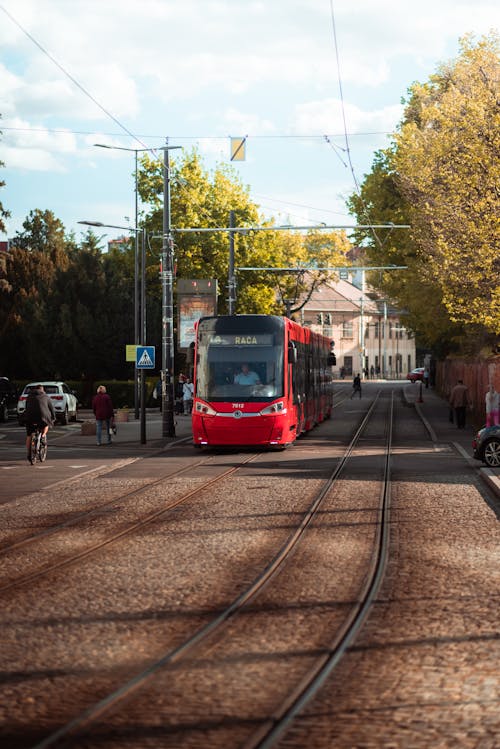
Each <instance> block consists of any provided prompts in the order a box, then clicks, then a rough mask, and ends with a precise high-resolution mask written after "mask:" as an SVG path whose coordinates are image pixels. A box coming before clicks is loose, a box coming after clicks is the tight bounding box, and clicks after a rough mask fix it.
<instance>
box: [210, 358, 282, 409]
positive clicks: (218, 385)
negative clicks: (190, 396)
mask: <svg viewBox="0 0 500 749" xmlns="http://www.w3.org/2000/svg"><path fill="white" fill-rule="evenodd" d="M280 351H282V349H280V348H279V347H276V346H266V347H264V346H262V347H261V346H255V347H252V351H251V352H249V350H248V347H244V348H242V347H237V346H210V347H209V348H208V350H207V349H205V350H204V351H203V353H202V354H201V355H200V358H199V365H198V369H197V389H196V394H197V396H198V397H200V398H205V399H206V400H219V401H223V400H227V399H231V398H232V399H234V398H238V400H253V401H256V400H266V399H271V398H277V397H279V396H281V395H282V393H283V365H282V357H281V355H280ZM245 363H246V364H248V365H249V368H250V369H251V370H252V371H253V372H255V374H256V376H257V378H258V380H259V382H249V383H248V384H240V383H238V381H237V380H236V381H235V378H236V376H237V375H238V373H241V371H242V365H243V364H245Z"/></svg>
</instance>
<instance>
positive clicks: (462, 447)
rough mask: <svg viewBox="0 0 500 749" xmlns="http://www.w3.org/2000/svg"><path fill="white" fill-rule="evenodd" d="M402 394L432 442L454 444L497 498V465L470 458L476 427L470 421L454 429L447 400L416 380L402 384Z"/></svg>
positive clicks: (499, 479) (499, 476)
mask: <svg viewBox="0 0 500 749" xmlns="http://www.w3.org/2000/svg"><path fill="white" fill-rule="evenodd" d="M404 397H405V399H406V401H407V402H408V403H413V404H415V408H416V409H417V411H418V413H419V414H420V416H421V417H422V420H423V422H424V424H425V426H426V429H427V431H428V432H429V437H430V438H431V439H432V441H433V442H452V443H454V444H455V445H456V447H457V449H458V450H459V451H460V453H461V454H462V455H463V457H464V458H465V459H466V460H467V462H468V463H469V465H471V466H472V467H473V468H476V469H477V470H478V471H479V473H480V475H481V477H482V478H483V479H484V480H485V481H486V483H487V484H488V486H489V487H490V489H491V490H492V491H494V492H495V494H496V495H497V496H498V497H500V468H488V467H487V466H485V465H484V463H481V462H480V461H479V460H475V459H474V458H473V457H472V440H473V438H474V435H475V434H476V432H477V429H476V427H475V426H474V425H473V424H471V423H470V420H469V422H468V423H466V425H465V429H457V427H456V426H455V424H454V423H452V422H450V419H449V411H450V409H449V405H448V401H447V400H445V399H444V398H442V397H441V396H440V395H439V394H438V393H436V392H435V390H434V389H433V388H425V387H422V388H421V387H420V383H415V384H414V385H410V384H409V385H407V386H405V387H404ZM467 416H468V417H469V414H467Z"/></svg>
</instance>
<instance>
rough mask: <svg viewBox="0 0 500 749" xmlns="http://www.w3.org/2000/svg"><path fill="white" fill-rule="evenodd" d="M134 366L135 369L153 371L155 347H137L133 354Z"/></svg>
mask: <svg viewBox="0 0 500 749" xmlns="http://www.w3.org/2000/svg"><path fill="white" fill-rule="evenodd" d="M135 366H136V367H137V369H154V368H155V347H154V346H137V350H136V352H135Z"/></svg>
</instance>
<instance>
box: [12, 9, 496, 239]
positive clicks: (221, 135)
mask: <svg viewBox="0 0 500 749" xmlns="http://www.w3.org/2000/svg"><path fill="white" fill-rule="evenodd" d="M498 29H500V3H498V1H497V0H495V1H494V0H470V1H469V2H460V0H439V2H436V0H432V1H431V0H420V1H419V2H418V3H416V2H414V0H0V161H2V162H3V163H4V166H3V168H0V181H4V182H5V183H6V184H5V186H4V187H3V188H2V189H1V190H0V202H1V203H2V204H3V207H4V209H7V210H9V211H10V212H11V214H12V215H11V217H10V218H9V219H7V221H6V226H7V233H6V234H5V235H2V234H1V233H0V240H2V239H6V238H7V237H13V236H14V235H15V233H16V232H17V231H21V230H22V224H23V221H24V220H25V219H26V217H27V216H28V215H29V213H30V211H33V210H35V209H40V210H46V209H48V210H51V211H52V212H53V213H54V215H55V216H56V217H57V218H59V219H60V220H61V221H62V222H63V224H64V226H65V228H66V231H67V232H70V231H74V232H75V234H76V237H77V239H80V238H81V237H82V235H83V234H84V233H85V231H86V227H85V226H82V225H80V224H79V223H78V222H79V221H81V220H91V221H100V222H102V223H103V224H112V225H113V224H114V225H117V226H124V227H127V226H134V225H135V192H134V188H135V181H134V163H135V154H134V152H133V150H131V151H123V150H118V148H116V147H119V148H122V149H155V148H160V147H161V146H164V145H166V144H168V145H171V146H181V147H182V148H183V149H187V150H188V151H190V150H191V149H192V148H194V147H196V148H197V149H198V150H199V152H200V155H201V158H202V160H203V164H204V166H205V167H206V169H208V170H212V169H213V168H215V166H216V165H217V164H221V163H229V162H230V138H231V137H246V158H245V160H244V161H240V162H232V166H233V168H234V170H235V172H236V174H238V176H239V177H240V179H241V181H242V183H243V184H244V185H248V186H249V188H250V195H251V198H252V199H253V200H254V201H255V202H256V203H257V204H258V205H259V206H260V210H261V214H262V215H263V216H265V217H270V216H272V217H274V218H275V220H276V222H277V223H278V224H284V225H290V224H291V225H294V226H309V225H319V224H326V225H328V226H344V225H353V224H354V223H355V220H354V218H353V217H352V216H349V214H348V212H347V209H346V204H345V201H346V197H347V196H349V195H350V194H352V193H353V192H354V191H355V190H356V185H357V184H360V183H361V182H362V181H363V177H364V175H365V174H367V173H368V172H369V171H370V169H371V165H372V162H373V157H374V154H375V152H376V151H377V150H378V149H381V148H384V147H386V146H387V145H388V144H389V142H390V141H389V136H390V133H391V132H394V130H395V129H396V127H397V124H398V122H399V121H400V119H401V116H402V112H403V105H402V101H401V100H402V98H403V97H404V96H405V95H406V92H407V90H408V87H409V86H410V85H411V84H412V83H413V82H415V81H420V82H425V81H427V80H428V79H429V76H430V75H432V74H433V73H434V72H435V71H436V69H437V67H438V66H439V65H440V64H441V63H443V62H446V61H449V60H451V59H453V58H455V57H456V56H457V54H458V53H459V39H460V38H461V37H463V36H464V35H465V34H468V33H472V34H474V35H475V36H476V38H478V37H480V36H481V35H483V34H487V33H488V32H490V31H491V30H498ZM96 143H101V144H105V145H109V146H114V147H115V148H114V149H104V148H99V147H96V146H95V144H96ZM178 153H180V151H178ZM175 154H176V151H174V152H173V154H172V158H175ZM156 155H157V156H158V158H161V152H156ZM172 189H175V185H174V186H173V187H172ZM96 233H97V234H99V235H100V236H102V235H104V234H107V239H108V240H109V239H112V238H113V237H116V236H119V235H122V234H123V233H124V232H123V231H121V230H118V229H112V228H104V229H96ZM106 241H107V240H106Z"/></svg>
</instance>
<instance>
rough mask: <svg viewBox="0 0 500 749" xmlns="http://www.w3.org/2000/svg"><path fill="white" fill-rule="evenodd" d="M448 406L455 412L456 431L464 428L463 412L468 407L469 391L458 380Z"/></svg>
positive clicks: (461, 381)
mask: <svg viewBox="0 0 500 749" xmlns="http://www.w3.org/2000/svg"><path fill="white" fill-rule="evenodd" d="M449 402H450V406H451V408H453V410H454V412H455V423H456V425H457V429H464V428H465V412H466V409H467V406H468V405H469V403H470V401H469V391H468V389H467V385H464V383H463V380H458V382H457V384H456V385H455V387H454V388H453V389H452V391H451V393H450V401H449Z"/></svg>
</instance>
